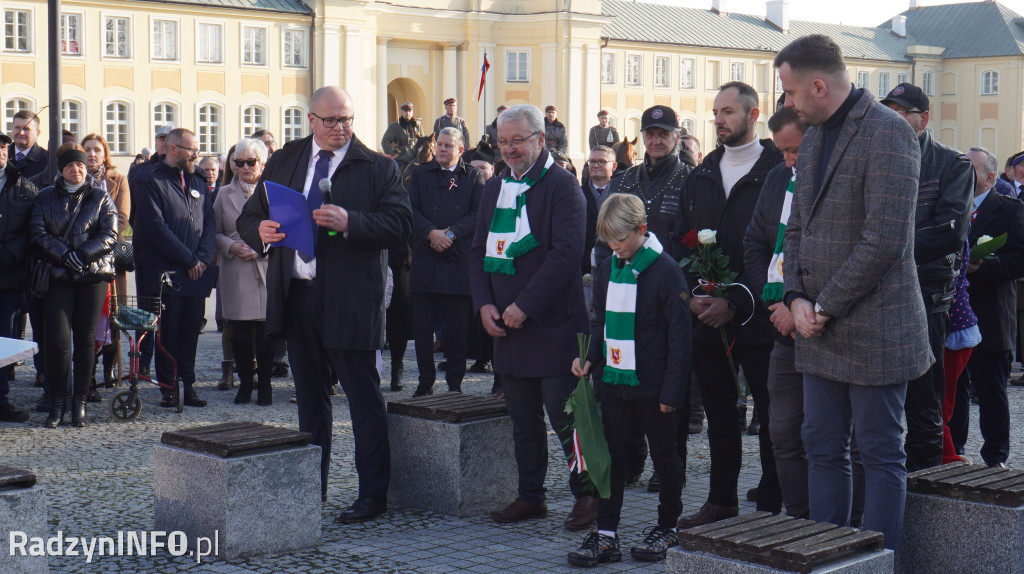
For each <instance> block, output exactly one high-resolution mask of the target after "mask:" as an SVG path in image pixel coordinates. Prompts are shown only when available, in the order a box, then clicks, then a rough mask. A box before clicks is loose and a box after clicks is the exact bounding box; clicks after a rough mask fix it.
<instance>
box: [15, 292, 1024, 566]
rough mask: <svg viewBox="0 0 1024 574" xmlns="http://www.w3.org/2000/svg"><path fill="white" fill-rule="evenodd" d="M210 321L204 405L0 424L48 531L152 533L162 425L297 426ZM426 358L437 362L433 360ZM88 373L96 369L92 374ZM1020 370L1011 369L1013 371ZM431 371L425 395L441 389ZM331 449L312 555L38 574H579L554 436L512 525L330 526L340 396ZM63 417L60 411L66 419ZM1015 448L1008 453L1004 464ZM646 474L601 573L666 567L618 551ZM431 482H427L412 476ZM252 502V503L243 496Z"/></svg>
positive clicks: (59, 561) (651, 505)
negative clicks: (614, 554) (226, 357)
mask: <svg viewBox="0 0 1024 574" xmlns="http://www.w3.org/2000/svg"><path fill="white" fill-rule="evenodd" d="M207 309H208V313H207V315H208V317H209V327H208V329H207V331H206V332H205V333H204V334H203V335H201V336H200V340H199V356H198V357H197V368H198V371H197V383H196V389H197V392H198V393H199V395H200V396H201V397H202V398H204V399H206V400H207V401H209V403H210V404H209V405H208V406H207V407H205V408H190V407H185V412H183V413H181V414H177V413H175V412H174V409H163V408H160V406H159V402H160V393H159V392H158V390H157V389H156V388H155V387H153V386H150V387H149V388H143V389H142V391H141V393H140V394H141V396H142V398H143V410H142V413H141V414H140V415H139V418H138V420H136V421H135V422H131V423H118V422H115V421H113V419H112V417H111V415H110V412H109V408H108V405H109V398H110V397H111V396H112V395H113V391H111V390H107V389H104V390H103V391H102V395H103V397H104V399H105V400H104V402H103V403H90V404H89V405H88V418H89V426H88V427H86V428H84V429H75V428H71V427H70V426H62V427H60V428H58V429H56V430H51V429H45V428H43V426H42V423H43V420H44V419H45V414H43V413H35V412H33V413H32V414H31V418H30V420H29V421H28V422H26V423H23V424H8V423H0V445H2V447H0V463H2V464H5V465H7V466H14V467H19V468H27V469H31V470H32V471H33V472H35V473H36V475H37V476H38V477H39V485H41V486H43V487H44V488H45V489H46V496H47V499H48V502H49V516H48V523H49V527H50V535H51V536H52V535H55V534H56V532H57V531H63V533H64V535H65V536H85V537H88V536H116V535H117V532H118V531H119V530H123V531H129V530H150V529H152V528H153V468H152V467H153V447H154V445H156V444H157V443H158V442H159V440H160V435H161V434H162V433H164V432H165V431H170V430H178V429H184V428H189V427H194V426H200V425H207V424H213V423H220V422H226V421H234V420H251V421H255V422H259V423H265V424H271V425H279V426H285V427H288V428H294V429H297V428H298V419H297V414H296V408H295V405H294V404H292V403H290V402H289V401H288V399H289V397H290V396H291V394H292V385H293V383H292V380H291V379H290V378H279V379H274V404H273V406H270V407H260V406H257V405H256V404H255V401H254V402H253V403H250V404H248V405H235V404H234V403H233V402H232V399H233V398H234V391H218V390H217V388H216V385H217V380H218V379H219V377H220V361H221V346H220V341H221V336H220V333H216V332H215V331H214V329H213V324H214V322H213V300H212V299H210V301H209V304H208V305H207ZM437 358H438V360H440V359H441V356H440V355H437ZM389 369H390V357H389V354H388V352H387V351H385V352H384V377H383V380H384V383H383V384H382V386H381V388H382V390H383V391H384V397H385V399H388V400H390V399H395V398H400V397H401V398H405V397H408V396H411V394H412V391H413V389H414V388H415V387H416V376H417V369H416V361H415V353H414V349H413V346H412V344H410V346H409V350H408V351H407V353H406V355H405V373H406V375H405V382H404V384H405V389H404V390H402V391H400V392H397V393H395V392H392V391H390V390H389V386H388V381H389V380H390V374H389ZM97 372H99V369H97ZM1018 374H1019V371H1016V370H1015V372H1014V376H1016V375H1018ZM34 375H35V373H34V371H33V369H32V366H31V361H29V363H28V364H27V365H24V366H19V367H18V368H17V380H16V381H14V382H12V389H11V397H10V398H11V401H12V402H13V403H14V404H15V405H18V406H19V407H22V408H28V407H30V406H31V405H34V404H35V402H36V400H37V399H38V398H39V396H40V394H41V390H40V389H37V388H35V387H33V386H32V380H33V378H34ZM491 383H492V376H491V375H489V374H475V373H468V374H467V378H466V382H465V383H463V390H464V391H465V392H468V393H474V394H481V395H484V394H487V393H488V392H489V391H490V387H491ZM444 387H445V385H444V382H443V376H442V377H441V378H440V382H439V384H438V385H437V386H436V387H435V388H436V389H442V390H443V389H444ZM333 402H334V457H333V460H332V464H331V471H330V483H329V487H328V501H327V503H325V504H324V505H323V509H322V512H321V519H322V521H323V543H322V544H321V545H320V547H319V548H317V549H315V550H308V551H304V552H297V553H293V554H283V555H276V556H263V557H258V558H250V559H241V560H236V561H223V560H218V561H215V562H204V563H201V564H197V563H196V562H195V559H194V558H191V559H190V558H189V557H187V556H182V557H173V556H170V555H169V554H160V555H158V556H155V557H139V556H121V557H116V556H113V557H111V556H104V557H97V558H95V559H94V562H93V563H92V564H86V561H85V558H84V557H81V556H79V557H51V558H50V559H49V560H50V562H49V563H50V571H51V572H55V573H61V572H85V573H89V572H114V571H119V572H147V573H165V572H166V573H170V572H203V573H206V572H212V573H224V574H227V573H243V572H257V573H268V574H270V573H274V574H277V573H288V572H296V573H307V572H352V573H362V572H366V573H375V574H378V573H381V574H382V573H425V574H427V573H429V574H434V573H436V574H443V573H449V572H467V573H486V572H524V573H526V572H530V573H532V572H577V571H579V570H578V569H575V568H573V567H571V566H569V565H568V563H567V561H566V554H567V553H568V552H569V551H570V550H573V549H575V548H576V547H577V546H578V545H579V543H580V542H581V541H582V539H583V535H584V533H574V532H568V531H566V530H565V528H564V527H563V526H562V520H563V519H564V518H565V516H566V515H567V514H568V512H569V510H570V509H571V508H572V502H573V500H572V496H571V495H570V494H569V491H568V487H567V483H566V472H565V468H566V465H565V461H564V458H563V457H562V454H561V449H560V448H559V446H558V440H557V437H556V436H555V434H554V433H553V432H551V431H550V430H549V433H548V437H549V440H548V445H549V452H550V453H551V462H550V467H549V470H548V478H547V487H548V508H549V513H548V516H547V517H546V518H542V519H537V520H532V521H528V522H525V523H520V524H515V525H499V524H497V523H495V522H493V521H492V520H490V519H489V518H488V517H487V516H475V517H469V518H454V517H448V516H444V515H441V514H437V513H433V512H426V511H419V510H413V509H406V508H400V507H392V508H391V509H390V510H389V511H388V512H387V514H385V515H384V516H383V517H382V518H379V519H377V520H374V521H372V522H368V523H364V524H358V525H341V524H338V523H336V522H335V521H334V517H335V516H336V515H337V514H338V512H339V511H341V510H342V509H344V508H346V507H347V506H348V505H349V504H350V503H351V502H352V500H354V498H355V496H356V493H357V481H356V474H355V469H354V467H353V464H352V456H353V442H352V426H351V422H350V418H349V414H348V405H347V403H346V401H345V398H344V396H339V397H335V398H334V400H333ZM1010 403H1011V409H1012V411H1013V414H1014V417H1015V418H1016V413H1017V412H1019V411H1020V409H1021V406H1022V403H1024V390H1022V388H1020V387H1010ZM971 416H972V432H971V440H970V442H969V443H968V449H967V452H968V455H969V456H972V457H974V458H975V461H976V462H978V461H980V457H979V456H978V455H977V453H978V450H979V448H980V437H979V436H978V430H977V428H978V427H977V406H974V407H973V408H972V413H971ZM69 419H70V415H69V417H68V420H69ZM1022 434H1024V433H1022V431H1021V429H1020V425H1019V423H1017V421H1014V426H1013V438H1012V443H1011V444H1013V445H1014V448H1016V447H1017V446H1018V445H1020V444H1022V442H1021V440H1020V439H1021V436H1022ZM689 447H690V455H689V461H688V467H687V478H688V483H687V486H686V488H685V489H684V490H683V499H684V500H683V504H684V511H683V512H684V513H686V514H689V513H691V512H695V511H696V510H697V509H699V508H700V506H701V504H703V502H704V500H705V499H706V497H707V488H708V485H707V473H708V470H709V467H710V459H709V456H708V443H707V435H706V434H705V433H702V434H700V435H691V436H690V442H689ZM757 453H758V447H757V437H755V436H748V435H746V434H744V438H743V471H742V474H741V476H740V483H739V496H740V500H741V502H740V512H742V513H746V512H752V511H753V510H754V505H753V503H750V502H746V501H745V493H746V491H747V489H749V488H751V487H753V486H756V485H757V481H758V479H759V477H760V464H759V462H758V454H757ZM1016 458H1017V455H1016V453H1011V459H1010V465H1011V466H1018V465H1017V464H1014V463H1015V459H1016ZM649 476H650V461H648V468H647V471H646V472H645V473H644V478H643V479H642V480H641V482H640V483H639V484H637V485H633V486H628V487H627V489H626V495H625V503H624V507H623V515H622V516H623V518H622V523H621V527H620V531H619V537H620V540H621V544H622V546H623V551H624V552H623V554H624V556H623V561H622V562H621V563H618V564H613V565H602V566H601V568H599V570H600V571H602V572H664V571H665V566H664V564H650V563H644V562H637V561H634V560H632V559H631V558H630V557H629V553H628V549H629V546H630V545H631V544H633V543H636V542H638V541H639V540H640V539H641V538H642V531H643V529H644V528H646V527H648V526H652V525H654V524H655V519H656V508H657V504H658V495H657V494H656V493H648V492H647V490H646V480H647V477H649ZM423 480H430V477H423ZM252 502H253V504H259V502H260V501H259V500H253V501H252Z"/></svg>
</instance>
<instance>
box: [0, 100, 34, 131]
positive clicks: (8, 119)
mask: <svg viewBox="0 0 1024 574" xmlns="http://www.w3.org/2000/svg"><path fill="white" fill-rule="evenodd" d="M35 109H36V107H35V105H34V104H33V103H32V102H30V101H28V100H26V99H25V98H11V99H9V100H7V101H6V102H4V133H6V134H10V133H11V130H12V129H14V114H16V113H18V112H20V111H21V110H30V111H35Z"/></svg>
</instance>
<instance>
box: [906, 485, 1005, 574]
mask: <svg viewBox="0 0 1024 574" xmlns="http://www.w3.org/2000/svg"><path fill="white" fill-rule="evenodd" d="M896 571H897V572H901V573H904V574H932V573H934V574H940V573H941V574H946V573H948V572H970V573H971V574H988V573H993V574H1018V573H1024V506H1018V507H1016V508H1008V507H1005V506H998V505H995V504H986V503H983V502H970V501H966V500H959V499H955V498H947V497H944V496H934V495H930V494H919V493H915V492H908V493H907V506H906V512H905V513H904V517H903V538H902V541H901V543H900V551H899V560H898V563H897V569H896Z"/></svg>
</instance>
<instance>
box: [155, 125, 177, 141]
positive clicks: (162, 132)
mask: <svg viewBox="0 0 1024 574" xmlns="http://www.w3.org/2000/svg"><path fill="white" fill-rule="evenodd" d="M173 129H174V124H164V125H163V127H161V128H160V129H158V130H156V137H157V138H165V137H167V134H169V133H171V130H173Z"/></svg>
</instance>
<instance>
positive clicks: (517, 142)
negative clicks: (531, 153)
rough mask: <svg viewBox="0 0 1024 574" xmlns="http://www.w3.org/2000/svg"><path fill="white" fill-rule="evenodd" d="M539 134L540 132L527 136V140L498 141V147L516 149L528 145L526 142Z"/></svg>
mask: <svg viewBox="0 0 1024 574" xmlns="http://www.w3.org/2000/svg"><path fill="white" fill-rule="evenodd" d="M539 133H540V132H533V133H532V134H530V135H528V136H526V137H525V138H515V139H511V140H498V147H514V148H518V147H521V146H522V145H523V144H524V143H526V140H528V139H530V138H532V137H533V136H535V135H538V134H539Z"/></svg>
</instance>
